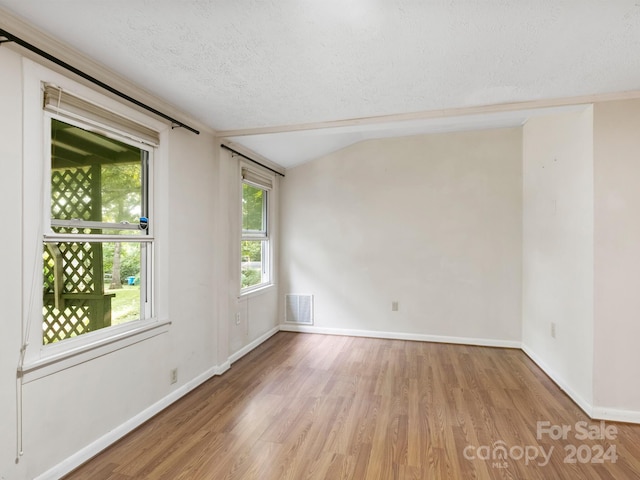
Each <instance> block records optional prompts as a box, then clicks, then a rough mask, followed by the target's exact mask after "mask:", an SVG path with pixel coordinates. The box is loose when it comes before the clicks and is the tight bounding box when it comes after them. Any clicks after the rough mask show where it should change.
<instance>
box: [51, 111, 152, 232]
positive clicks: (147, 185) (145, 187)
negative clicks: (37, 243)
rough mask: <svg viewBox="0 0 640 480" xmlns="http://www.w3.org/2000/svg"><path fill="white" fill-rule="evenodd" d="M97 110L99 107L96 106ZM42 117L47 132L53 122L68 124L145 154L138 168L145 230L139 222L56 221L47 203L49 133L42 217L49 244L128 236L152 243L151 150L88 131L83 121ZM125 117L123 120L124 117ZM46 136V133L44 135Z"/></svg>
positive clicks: (114, 136)
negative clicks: (57, 229) (88, 230)
mask: <svg viewBox="0 0 640 480" xmlns="http://www.w3.org/2000/svg"><path fill="white" fill-rule="evenodd" d="M96 108H99V107H96ZM45 117H46V120H47V121H46V127H45V130H46V132H51V121H52V119H56V120H59V121H62V122H65V123H68V124H69V125H72V126H74V127H77V128H80V129H83V130H87V131H90V132H92V133H95V134H97V135H104V136H107V137H110V138H112V139H114V140H118V141H120V142H123V143H126V144H129V145H131V146H133V147H135V148H138V149H140V150H141V151H143V152H144V153H145V154H144V155H143V156H142V158H141V160H140V162H141V163H140V166H141V172H140V174H141V177H142V178H141V181H142V185H141V187H142V189H141V191H140V195H141V198H140V208H141V215H142V217H145V218H147V227H146V228H145V229H140V223H131V222H128V223H122V222H93V221H88V220H83V219H76V218H71V219H55V218H52V214H51V206H50V202H51V184H50V182H51V175H52V165H51V163H52V158H51V145H52V138H51V134H50V133H49V134H48V135H49V136H48V137H46V138H48V140H47V142H48V143H47V148H46V155H45V161H46V168H45V177H46V178H47V179H48V180H46V182H45V191H44V200H45V205H44V211H45V212H46V215H45V218H46V219H47V220H46V222H47V225H46V226H45V227H46V229H45V238H50V239H51V240H52V241H56V239H59V238H67V239H69V238H72V239H81V238H82V239H89V238H93V239H95V240H99V239H101V238H103V239H107V238H116V237H117V238H121V239H122V240H123V241H125V239H126V238H128V237H132V238H131V239H133V240H135V241H149V240H153V226H152V222H150V221H149V217H150V215H151V212H150V204H151V200H150V199H151V196H152V194H153V192H152V182H151V178H152V175H153V172H152V167H151V165H152V164H153V156H154V150H155V149H154V148H152V147H151V146H150V145H141V144H140V143H137V142H132V141H131V139H130V138H126V137H122V136H121V135H120V134H115V133H111V132H105V131H102V130H100V129H97V130H92V129H91V128H90V127H89V128H88V125H87V124H86V123H85V122H84V121H83V120H82V119H69V118H67V117H65V116H64V115H60V114H57V113H50V112H46V113H45ZM123 118H124V117H123ZM45 135H46V133H45ZM52 227H67V228H77V229H85V228H91V229H105V230H116V231H117V230H123V231H124V230H131V231H132V233H131V234H130V235H126V234H120V235H115V234H100V233H91V234H87V233H57V232H54V231H53V229H52ZM133 231H137V233H135V234H134V233H133Z"/></svg>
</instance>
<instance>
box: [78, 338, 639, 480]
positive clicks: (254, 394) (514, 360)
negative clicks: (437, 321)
mask: <svg viewBox="0 0 640 480" xmlns="http://www.w3.org/2000/svg"><path fill="white" fill-rule="evenodd" d="M537 422H549V423H548V424H544V426H545V427H546V430H544V431H542V430H541V431H540V432H538V428H537ZM578 422H586V423H585V424H581V423H578ZM563 426H567V427H569V428H570V431H567V432H566V435H565V437H566V438H565V439H562V438H560V439H557V440H554V438H552V437H557V435H554V434H556V433H558V432H559V431H560V429H561V428H562V427H563ZM585 426H587V427H589V428H590V429H591V430H590V432H591V436H592V437H597V438H592V439H586V440H583V439H582V438H581V437H582V433H584V432H583V430H584V428H583V427H585ZM604 426H605V427H607V428H608V431H606V432H605V433H606V434H607V435H608V437H609V438H608V439H607V438H601V437H603V435H602V433H603V432H601V429H600V427H601V424H600V423H599V422H591V421H589V419H588V417H587V416H586V415H585V414H584V413H583V412H582V411H581V410H580V409H579V408H578V407H577V406H576V405H575V404H574V403H573V402H572V401H571V400H570V399H569V398H568V397H567V396H566V395H565V394H564V393H563V392H562V391H561V390H560V389H559V388H558V387H557V386H556V385H555V384H554V383H553V382H552V381H551V380H550V379H549V378H548V377H547V376H546V375H545V374H544V373H542V371H541V370H540V369H539V368H538V367H537V366H536V365H535V364H534V363H533V362H532V361H531V360H530V359H529V358H528V357H527V356H526V355H525V354H524V353H522V352H521V351H519V350H509V349H495V348H486V347H469V346H460V345H448V344H436V343H422V342H410V341H402V340H380V339H370V338H354V337H339V336H324V335H309V334H296V333H285V332H280V333H278V334H277V335H275V336H274V337H272V338H271V339H270V340H268V341H267V342H265V343H264V344H262V345H261V346H259V347H258V348H257V349H256V350H254V351H253V352H251V353H250V354H248V355H247V356H245V357H244V358H242V359H241V360H239V361H238V362H236V363H235V364H233V366H232V368H231V370H229V371H228V372H227V373H225V374H224V375H223V376H221V377H215V378H213V379H211V380H209V381H208V382H206V383H205V384H203V385H202V386H200V387H199V388H197V389H196V390H194V391H193V392H191V393H190V394H189V395H187V396H186V397H184V398H183V399H181V400H180V401H178V402H176V403H175V404H173V405H172V406H171V407H169V408H168V409H166V410H165V411H163V412H162V413H160V414H159V415H157V416H156V417H154V418H153V419H151V420H150V421H149V422H147V423H146V424H144V425H143V426H141V427H140V428H138V429H137V430H135V431H134V432H132V433H131V434H129V435H128V436H126V437H125V438H123V439H122V440H121V441H119V442H118V443H116V444H115V445H113V446H112V447H110V448H109V449H107V450H105V451H104V452H103V453H101V454H100V455H98V456H97V457H95V458H94V459H92V460H91V461H89V462H88V463H86V464H85V465H83V466H81V467H80V468H79V469H77V470H76V471H75V472H73V473H72V474H70V475H69V476H67V477H66V478H67V479H69V480H71V479H91V480H107V479H112V480H127V479H166V480H184V479H189V480H198V479H215V480H223V479H243V480H244V479H260V480H285V479H291V480H304V479H330V480H334V479H336V480H337V479H355V480H364V479H366V480H375V479H381V480H390V479H407V480H409V479H412V480H413V479H416V480H417V479H465V480H466V479H541V480H547V479H572V480H573V479H611V480H614V479H615V480H627V479H628V480H631V479H638V478H640V426H638V425H627V424H616V423H610V422H607V423H606V425H604ZM556 427H557V428H556ZM567 427H565V429H566V428H567ZM549 432H550V433H549ZM539 433H540V435H538V434H539ZM538 437H539V438H538ZM501 442H503V443H501ZM501 447H502V448H501ZM574 450H575V451H574ZM614 451H615V452H614ZM499 453H502V456H500V455H498V454H499ZM614 453H615V454H616V455H617V459H616V458H615V457H614V456H613V454H614ZM573 454H575V455H573ZM535 455H537V456H536V457H535V458H534V456H535ZM487 457H489V458H488V459H487ZM567 460H569V461H570V460H575V463H568V462H567ZM614 460H615V461H614ZM600 461H602V463H592V462H600ZM583 462H584V463H583Z"/></svg>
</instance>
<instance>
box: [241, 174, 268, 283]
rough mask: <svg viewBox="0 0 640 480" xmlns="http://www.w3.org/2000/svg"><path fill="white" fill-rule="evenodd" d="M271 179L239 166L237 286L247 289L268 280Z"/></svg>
mask: <svg viewBox="0 0 640 480" xmlns="http://www.w3.org/2000/svg"><path fill="white" fill-rule="evenodd" d="M272 188H273V179H272V178H270V177H267V176H265V175H262V174H261V173H258V172H256V171H254V170H252V169H250V168H248V167H243V168H242V241H241V288H242V291H243V292H247V291H250V290H253V289H256V288H260V287H262V286H265V285H268V284H270V283H271V268H270V263H271V261H270V259H271V256H270V244H269V238H270V235H269V234H270V225H269V223H270V219H269V192H270V191H271V189H272Z"/></svg>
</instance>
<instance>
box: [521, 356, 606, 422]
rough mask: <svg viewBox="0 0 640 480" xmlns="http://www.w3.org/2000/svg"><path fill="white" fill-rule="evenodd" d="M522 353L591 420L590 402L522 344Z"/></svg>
mask: <svg viewBox="0 0 640 480" xmlns="http://www.w3.org/2000/svg"><path fill="white" fill-rule="evenodd" d="M522 351H523V352H524V353H525V354H526V355H527V356H528V357H529V358H530V359H531V360H533V362H534V363H535V364H536V365H538V367H540V368H541V369H542V371H543V372H544V373H546V374H547V375H548V376H549V377H550V378H551V380H553V381H554V383H555V384H556V385H558V387H560V388H561V389H562V390H563V391H564V392H565V393H566V394H567V395H569V397H570V398H571V400H573V401H574V402H575V403H576V404H577V405H578V407H580V408H581V409H582V411H583V412H584V413H586V414H587V415H588V416H589V418H593V405H592V404H591V403H590V402H588V401H587V400H585V399H584V398H583V397H582V395H579V394H578V393H577V392H576V391H575V390H574V389H573V388H571V387H570V386H569V384H568V383H567V382H566V381H565V379H564V378H562V377H561V376H560V375H558V373H557V372H556V371H555V370H553V369H552V368H551V367H550V366H549V365H548V364H547V363H545V362H544V361H543V360H542V359H541V358H540V357H539V356H538V355H537V354H536V353H535V352H534V351H533V350H532V349H531V348H530V347H528V346H527V345H524V344H523V345H522ZM603 420H604V419H603Z"/></svg>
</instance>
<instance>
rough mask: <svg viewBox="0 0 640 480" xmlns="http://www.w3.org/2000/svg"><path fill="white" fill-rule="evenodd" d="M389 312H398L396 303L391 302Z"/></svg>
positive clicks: (395, 301)
mask: <svg viewBox="0 0 640 480" xmlns="http://www.w3.org/2000/svg"><path fill="white" fill-rule="evenodd" d="M391 311H392V312H397V311H398V301H397V300H394V301H393V302H391Z"/></svg>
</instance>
